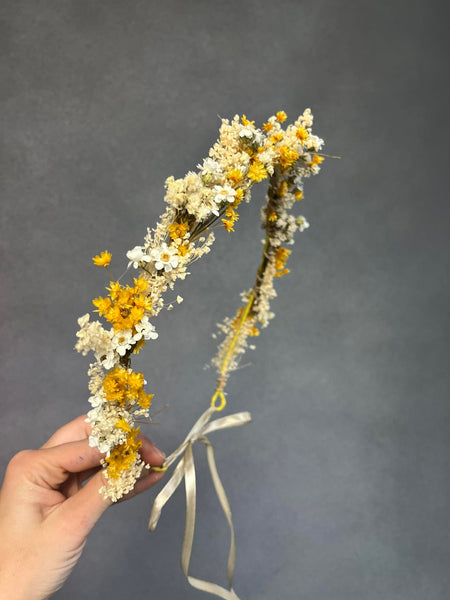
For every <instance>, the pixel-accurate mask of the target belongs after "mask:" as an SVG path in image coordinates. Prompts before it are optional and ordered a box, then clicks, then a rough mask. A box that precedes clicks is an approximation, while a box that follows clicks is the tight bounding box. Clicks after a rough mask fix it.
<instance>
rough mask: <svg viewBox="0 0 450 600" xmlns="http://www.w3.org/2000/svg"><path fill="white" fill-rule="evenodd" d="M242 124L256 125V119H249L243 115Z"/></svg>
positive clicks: (245, 125)
mask: <svg viewBox="0 0 450 600" xmlns="http://www.w3.org/2000/svg"><path fill="white" fill-rule="evenodd" d="M241 120H242V125H243V126H244V127H247V125H254V124H255V121H249V120H248V119H247V117H246V116H245V115H242V119H241Z"/></svg>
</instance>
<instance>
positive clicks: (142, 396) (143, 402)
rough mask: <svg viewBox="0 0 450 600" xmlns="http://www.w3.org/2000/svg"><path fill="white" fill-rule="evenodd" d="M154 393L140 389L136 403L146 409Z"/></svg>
mask: <svg viewBox="0 0 450 600" xmlns="http://www.w3.org/2000/svg"><path fill="white" fill-rule="evenodd" d="M154 395H155V394H146V393H145V392H144V390H140V392H139V396H138V403H139V406H140V407H141V408H144V409H147V408H150V405H151V403H152V398H153V396H154Z"/></svg>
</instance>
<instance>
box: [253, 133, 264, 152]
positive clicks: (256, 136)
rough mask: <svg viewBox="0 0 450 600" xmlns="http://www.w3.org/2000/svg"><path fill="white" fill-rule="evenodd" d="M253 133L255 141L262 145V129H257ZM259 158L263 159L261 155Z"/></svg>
mask: <svg viewBox="0 0 450 600" xmlns="http://www.w3.org/2000/svg"><path fill="white" fill-rule="evenodd" d="M253 135H254V140H253V141H254V142H255V144H258V146H261V145H262V142H263V140H264V134H263V132H262V131H261V129H256V130H255V132H254V134H253ZM259 160H261V157H259Z"/></svg>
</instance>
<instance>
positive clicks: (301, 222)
mask: <svg viewBox="0 0 450 600" xmlns="http://www.w3.org/2000/svg"><path fill="white" fill-rule="evenodd" d="M295 224H296V225H297V227H298V228H299V229H300V231H304V230H305V229H308V227H309V223H308V221H307V220H306V219H305V217H303V216H302V215H300V216H299V217H297V218H296V219H295Z"/></svg>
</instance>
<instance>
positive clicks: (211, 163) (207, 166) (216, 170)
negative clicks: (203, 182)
mask: <svg viewBox="0 0 450 600" xmlns="http://www.w3.org/2000/svg"><path fill="white" fill-rule="evenodd" d="M197 168H199V169H201V170H202V173H201V174H202V175H203V176H205V175H214V177H217V176H218V175H220V173H221V169H220V165H219V163H218V162H217V161H215V160H213V159H212V158H205V160H204V161H203V165H197Z"/></svg>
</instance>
